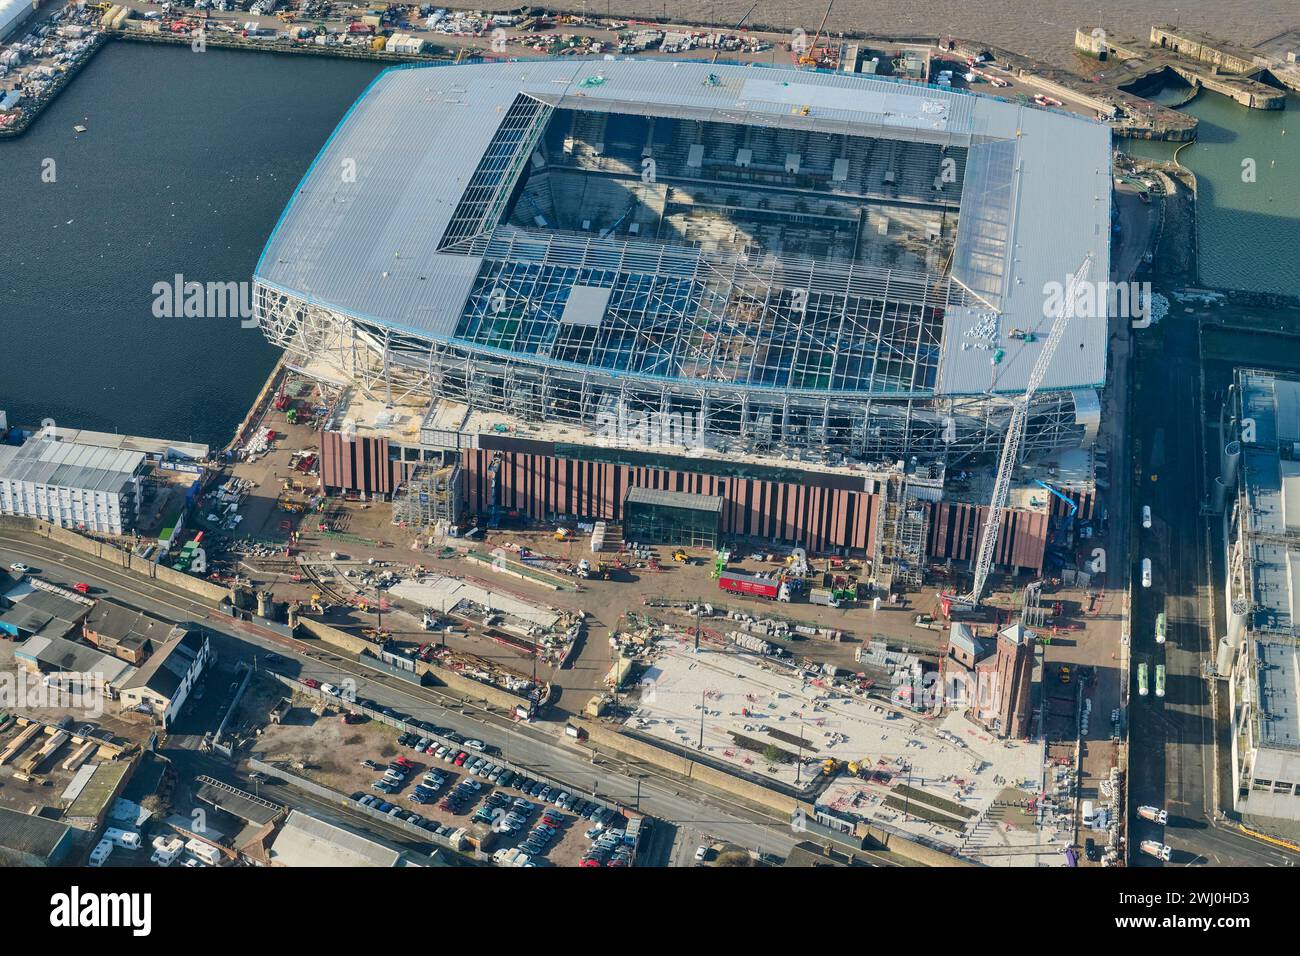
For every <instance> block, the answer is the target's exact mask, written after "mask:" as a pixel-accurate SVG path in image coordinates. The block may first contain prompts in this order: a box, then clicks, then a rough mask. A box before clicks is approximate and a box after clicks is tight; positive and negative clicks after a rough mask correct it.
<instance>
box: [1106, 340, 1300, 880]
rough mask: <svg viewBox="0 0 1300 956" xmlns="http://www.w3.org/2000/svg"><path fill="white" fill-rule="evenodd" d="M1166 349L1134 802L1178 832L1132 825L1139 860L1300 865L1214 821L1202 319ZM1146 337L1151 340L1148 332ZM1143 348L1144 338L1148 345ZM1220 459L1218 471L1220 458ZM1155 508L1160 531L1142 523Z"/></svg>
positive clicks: (1148, 408)
mask: <svg viewBox="0 0 1300 956" xmlns="http://www.w3.org/2000/svg"><path fill="white" fill-rule="evenodd" d="M1161 333H1162V335H1163V341H1162V342H1161V341H1159V340H1157V339H1155V337H1149V338H1148V340H1147V342H1146V343H1145V344H1141V345H1139V354H1138V358H1137V368H1136V374H1137V387H1136V390H1135V392H1134V406H1133V408H1132V409H1131V421H1132V428H1133V430H1134V431H1133V438H1134V447H1133V450H1134V456H1133V462H1134V475H1133V495H1132V497H1133V501H1132V521H1133V528H1134V532H1133V554H1132V574H1133V578H1134V580H1135V581H1136V582H1138V586H1136V587H1135V588H1134V594H1135V597H1134V608H1133V634H1132V641H1133V647H1132V668H1131V672H1132V675H1133V676H1132V686H1131V690H1130V698H1129V705H1130V706H1129V719H1130V727H1129V739H1130V742H1131V744H1130V760H1129V764H1130V777H1129V786H1130V796H1131V800H1130V803H1131V804H1132V806H1133V807H1134V808H1136V807H1137V806H1138V805H1141V804H1151V805H1155V806H1162V807H1164V808H1165V809H1166V810H1167V811H1168V812H1169V824H1168V825H1167V826H1165V827H1159V826H1156V825H1155V824H1153V823H1150V822H1148V821H1146V820H1142V819H1140V818H1139V817H1137V815H1136V813H1134V814H1133V816H1132V817H1131V818H1130V821H1129V845H1130V859H1131V861H1132V862H1133V864H1134V865H1142V866H1161V865H1168V866H1180V865H1181V866H1192V865H1212V866H1266V865H1272V866H1294V865H1295V862H1296V861H1295V857H1294V856H1293V855H1292V854H1289V853H1286V852H1285V851H1282V850H1278V849H1276V848H1274V847H1271V846H1269V845H1268V844H1265V843H1261V842H1260V841H1257V840H1254V839H1252V838H1249V837H1247V836H1245V835H1244V834H1240V833H1238V832H1237V831H1235V830H1232V829H1229V824H1227V823H1226V822H1225V821H1222V820H1218V821H1216V820H1215V819H1214V799H1213V787H1214V767H1213V761H1214V749H1213V745H1214V733H1215V726H1214V717H1213V713H1212V710H1211V701H1210V694H1209V684H1208V683H1207V681H1206V680H1204V679H1203V678H1202V677H1201V662H1202V660H1203V659H1205V655H1206V654H1207V653H1208V651H1209V649H1210V627H1209V621H1210V620H1211V619H1212V617H1211V614H1210V611H1211V606H1210V601H1211V593H1212V592H1211V590H1210V588H1209V582H1208V581H1207V579H1206V554H1205V525H1204V521H1205V519H1204V518H1203V517H1202V516H1201V514H1200V509H1201V504H1202V496H1203V493H1204V489H1205V488H1206V487H1207V486H1206V482H1205V469H1204V468H1203V456H1204V455H1205V453H1206V447H1207V445H1210V444H1211V439H1212V438H1214V437H1215V436H1214V433H1213V432H1210V431H1207V430H1206V427H1205V422H1204V418H1203V415H1202V410H1201V394H1200V355H1199V347H1198V342H1197V327H1196V323H1195V321H1194V319H1193V318H1192V317H1191V316H1187V317H1186V318H1184V317H1183V315H1181V314H1180V315H1177V316H1176V317H1175V316H1173V315H1171V317H1170V318H1169V319H1168V320H1166V322H1165V324H1164V328H1163V329H1162V330H1161ZM1137 335H1138V336H1139V337H1140V336H1141V335H1142V333H1141V332H1139V333H1137ZM1139 341H1141V339H1140V338H1139ZM1209 451H1210V452H1212V453H1215V457H1214V461H1215V467H1216V469H1217V452H1216V451H1215V449H1214V448H1212V447H1211V448H1209ZM1143 505H1150V506H1151V511H1152V526H1151V528H1150V529H1143V528H1142V526H1141V509H1142V506H1143ZM1143 558H1150V559H1151V564H1152V584H1151V587H1150V588H1143V587H1141V586H1140V582H1141V573H1142V572H1141V562H1142V559H1143ZM1161 610H1164V612H1165V615H1166V619H1167V621H1168V640H1167V642H1166V643H1165V644H1164V645H1163V646H1162V645H1158V644H1156V642H1155V618H1156V614H1157V613H1159V612H1160V611H1161ZM1143 661H1145V662H1146V664H1147V671H1148V688H1149V689H1148V694H1147V696H1145V697H1142V696H1139V694H1138V692H1137V678H1136V673H1137V667H1138V664H1139V663H1140V662H1143ZM1161 663H1163V664H1164V665H1165V668H1166V671H1167V680H1166V693H1165V697H1164V698H1163V699H1162V698H1158V697H1156V696H1155V668H1156V665H1157V664H1161ZM1142 840H1161V841H1162V842H1164V843H1166V844H1167V845H1169V846H1170V847H1172V848H1173V851H1174V852H1173V856H1172V859H1171V860H1170V861H1169V863H1168V864H1162V863H1160V861H1158V860H1156V859H1154V858H1153V857H1150V856H1147V855H1145V854H1143V853H1140V852H1138V845H1139V843H1140V841H1142Z"/></svg>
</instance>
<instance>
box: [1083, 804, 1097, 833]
mask: <svg viewBox="0 0 1300 956" xmlns="http://www.w3.org/2000/svg"><path fill="white" fill-rule="evenodd" d="M1096 824H1097V810H1096V808H1095V807H1094V806H1093V804H1092V801H1091V800H1085V801H1083V826H1084V829H1086V830H1091V829H1092V828H1093V827H1094V826H1096Z"/></svg>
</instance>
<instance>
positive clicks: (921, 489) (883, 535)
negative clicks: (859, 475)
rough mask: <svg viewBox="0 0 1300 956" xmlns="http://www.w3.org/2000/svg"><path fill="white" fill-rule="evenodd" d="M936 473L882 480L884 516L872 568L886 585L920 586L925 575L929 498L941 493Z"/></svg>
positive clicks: (940, 483)
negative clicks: (927, 503)
mask: <svg viewBox="0 0 1300 956" xmlns="http://www.w3.org/2000/svg"><path fill="white" fill-rule="evenodd" d="M935 470H936V471H937V472H938V473H937V474H936V475H926V476H920V475H915V476H908V475H891V476H889V478H888V479H886V480H885V481H884V482H882V484H881V491H880V501H881V509H882V510H881V520H880V521H879V522H878V523H877V525H876V541H875V551H874V555H873V568H874V571H875V574H876V578H877V581H878V582H879V583H880V584H881V585H882V586H884V587H886V588H887V589H892V588H895V587H898V588H903V589H914V588H919V587H920V586H921V584H922V582H923V580H924V578H925V562H926V554H927V553H928V548H927V542H926V539H927V536H928V533H929V529H930V525H929V510H928V507H927V505H926V502H927V501H929V500H937V498H938V496H939V495H941V494H942V488H943V477H942V471H941V470H939V469H935Z"/></svg>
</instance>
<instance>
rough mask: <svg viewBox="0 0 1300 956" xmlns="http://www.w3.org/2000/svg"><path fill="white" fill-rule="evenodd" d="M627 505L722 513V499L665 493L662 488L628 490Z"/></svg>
mask: <svg viewBox="0 0 1300 956" xmlns="http://www.w3.org/2000/svg"><path fill="white" fill-rule="evenodd" d="M627 503H628V504H638V505H660V506H662V507H667V508H689V509H691V510H692V511H712V512H715V513H721V512H722V499H721V498H720V497H718V496H717V495H696V494H690V493H689V492H685V491H666V490H664V489H662V488H641V487H633V488H629V489H628V490H627Z"/></svg>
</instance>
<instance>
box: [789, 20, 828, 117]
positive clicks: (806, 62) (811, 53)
mask: <svg viewBox="0 0 1300 956" xmlns="http://www.w3.org/2000/svg"><path fill="white" fill-rule="evenodd" d="M833 6H835V0H830V2H829V3H827V4H826V12H825V13H824V14H822V22H821V23H820V24H818V26H817V32H816V33H815V34H814V35H813V38H812V43H810V44H808V49H806V50H804V51H802V52H801V53H800V54H799V61H798V62H799V65H800V66H820V65H821V62H822V58H821V57H820V56H818V55H817V42H818V41H819V40H821V38H822V31H823V30H825V29H826V21H827V20H829V19H830V18H831V7H833ZM802 115H804V116H807V115H808V107H806V106H805V107H804V108H803V114H802Z"/></svg>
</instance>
